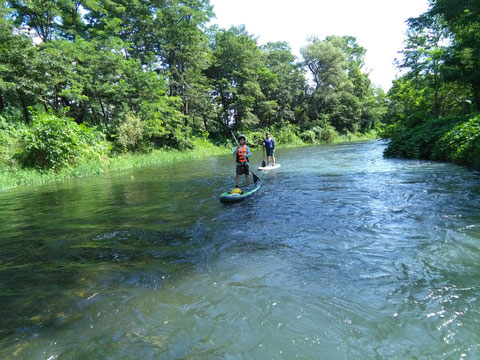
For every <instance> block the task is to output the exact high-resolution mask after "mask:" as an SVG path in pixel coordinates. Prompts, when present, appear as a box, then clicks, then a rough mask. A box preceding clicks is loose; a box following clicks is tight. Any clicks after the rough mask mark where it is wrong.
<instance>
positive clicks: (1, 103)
mask: <svg viewBox="0 0 480 360" xmlns="http://www.w3.org/2000/svg"><path fill="white" fill-rule="evenodd" d="M3 110H5V102H4V101H3V92H2V91H0V113H2V112H3Z"/></svg>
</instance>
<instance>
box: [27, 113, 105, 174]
mask: <svg viewBox="0 0 480 360" xmlns="http://www.w3.org/2000/svg"><path fill="white" fill-rule="evenodd" d="M21 144H22V150H21V151H20V152H19V154H18V159H19V161H20V162H21V164H22V165H23V166H26V167H32V168H36V169H42V170H43V169H54V170H58V169H61V168H63V167H69V166H71V165H75V164H78V163H81V162H86V161H89V160H99V158H100V157H101V156H104V155H106V154H107V153H108V151H109V146H108V144H107V143H106V142H105V139H104V135H103V134H102V133H101V132H99V131H98V130H96V129H94V128H89V127H87V126H86V125H85V124H81V125H78V124H76V123H75V122H74V121H73V120H72V119H69V118H65V117H64V118H59V117H56V116H55V115H52V114H36V115H35V116H34V118H33V124H32V126H31V127H28V128H24V129H23V130H22V131H21Z"/></svg>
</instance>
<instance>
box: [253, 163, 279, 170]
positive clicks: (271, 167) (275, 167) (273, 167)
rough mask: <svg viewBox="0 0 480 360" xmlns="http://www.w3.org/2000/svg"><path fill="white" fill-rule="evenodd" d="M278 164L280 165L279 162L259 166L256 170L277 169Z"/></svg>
mask: <svg viewBox="0 0 480 360" xmlns="http://www.w3.org/2000/svg"><path fill="white" fill-rule="evenodd" d="M280 166H281V165H280V164H275V165H267V166H260V167H259V168H258V170H261V171H268V170H274V169H278V168H279V167H280Z"/></svg>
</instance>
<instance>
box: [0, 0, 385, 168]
mask: <svg viewBox="0 0 480 360" xmlns="http://www.w3.org/2000/svg"><path fill="white" fill-rule="evenodd" d="M213 16H214V14H213V11H212V7H211V6H210V3H209V1H208V0H182V1H180V0H132V1H127V0H119V1H111V0H100V1H93V0H51V1H41V0H11V1H6V2H2V3H0V116H2V117H3V118H4V120H5V121H4V122H5V123H7V124H8V126H9V129H10V127H11V126H13V124H14V123H18V122H22V121H23V123H25V124H26V125H27V126H26V128H25V130H24V133H23V137H22V141H23V144H24V146H25V151H24V152H23V153H22V155H21V156H20V157H19V158H18V159H20V160H21V161H22V163H23V164H24V165H25V166H33V167H37V168H55V169H57V168H59V167H62V166H70V165H71V164H72V163H75V162H77V161H82V159H84V157H83V156H81V155H79V154H77V153H75V152H74V150H73V149H77V150H78V149H79V148H82V147H83V146H84V145H85V144H86V145H85V146H92V147H95V145H94V144H93V143H91V144H90V143H88V142H87V143H85V144H83V143H82V144H83V145H78V146H77V145H74V144H77V143H78V141H80V140H78V136H79V135H78V131H80V133H82V131H87V130H85V129H91V127H93V126H96V127H97V129H99V131H101V133H102V134H103V135H104V136H105V138H106V139H107V141H109V142H110V144H111V145H112V149H113V151H139V150H141V151H148V150H150V149H152V148H156V147H160V148H165V147H167V148H191V147H192V146H194V145H193V144H195V141H194V137H195V136H200V137H201V138H202V139H204V138H205V137H206V136H208V137H209V139H210V140H212V141H214V142H217V143H219V142H220V143H222V142H225V141H226V139H230V131H231V130H234V131H240V130H241V131H243V132H247V133H251V134H255V135H254V136H257V137H258V136H260V135H259V134H262V133H263V132H264V131H265V129H266V128H268V129H270V130H271V131H275V137H276V139H277V141H278V142H279V143H281V142H297V141H301V140H300V138H303V140H304V142H308V143H313V142H316V141H331V139H333V138H334V137H335V135H336V134H337V133H336V132H337V131H339V132H345V133H350V132H356V131H369V130H371V129H373V128H374V127H375V126H376V125H377V124H378V122H379V120H380V118H381V116H382V114H383V112H384V111H385V110H384V97H383V94H382V93H381V92H380V91H377V89H375V88H374V87H373V86H372V84H371V82H370V80H369V78H368V74H366V73H364V72H363V70H362V68H363V63H364V55H365V49H363V48H362V47H361V46H359V45H358V44H357V43H356V40H355V38H353V37H336V36H330V37H327V38H326V39H325V40H320V39H318V38H312V41H311V43H310V44H308V45H307V46H306V47H305V48H304V50H303V55H304V61H301V60H299V59H297V58H296V57H295V56H294V55H293V54H292V51H291V49H290V47H289V45H288V44H287V43H285V42H277V43H269V44H266V45H263V46H259V45H258V44H257V40H256V39H255V38H254V37H253V36H252V35H251V34H249V33H248V32H247V30H246V29H245V27H244V26H238V27H232V28H231V29H228V30H227V29H221V28H218V27H215V26H214V27H211V28H207V27H206V26H207V24H208V22H209V21H210V19H211V18H212V17H213ZM307 69H310V71H311V72H312V77H313V79H314V82H315V83H314V84H313V86H312V84H310V82H309V81H308V80H307V78H306V76H305V73H306V71H307ZM32 114H35V122H34V123H32V121H31V118H32ZM41 114H45V115H41ZM67 118H68V119H73V121H74V123H72V122H71V121H70V120H68V121H67V120H65V119H67ZM55 119H56V120H55ZM75 124H77V125H81V127H80V128H79V129H80V130H78V129H76V128H75V126H74V125H75ZM62 128H64V129H65V132H62V131H61V129H62ZM42 132H46V133H48V134H56V135H55V136H54V139H53V140H52V141H51V142H50V143H49V142H47V140H46V138H43V137H42V134H41V133H42ZM6 133H7V132H4V133H3V134H2V136H3V135H4V134H6ZM8 134H9V135H8V136H12V137H13V132H9V133H8ZM2 138H3V139H5V136H3V137H2ZM258 140H259V141H258V143H260V142H261V141H260V140H261V138H259V139H258ZM100 142H101V141H100ZM4 143H8V144H9V145H8V146H11V147H12V148H14V147H15V146H14V145H13V142H4ZM40 144H41V146H40ZM89 144H90V145H89ZM56 147H58V149H57V150H58V151H57V150H55V148H56ZM40 149H41V150H40ZM75 151H76V150H75ZM102 151H103V150H102ZM94 152H96V150H94Z"/></svg>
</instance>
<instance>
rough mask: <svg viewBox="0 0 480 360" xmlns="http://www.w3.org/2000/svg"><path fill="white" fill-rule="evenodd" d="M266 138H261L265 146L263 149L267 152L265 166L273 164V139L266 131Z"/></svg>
mask: <svg viewBox="0 0 480 360" xmlns="http://www.w3.org/2000/svg"><path fill="white" fill-rule="evenodd" d="M265 135H266V137H267V138H266V139H265V140H263V146H265V151H266V152H267V166H269V165H270V164H272V166H275V155H274V153H275V141H274V140H273V139H272V138H271V137H270V133H269V132H267V133H266V134H265Z"/></svg>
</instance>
